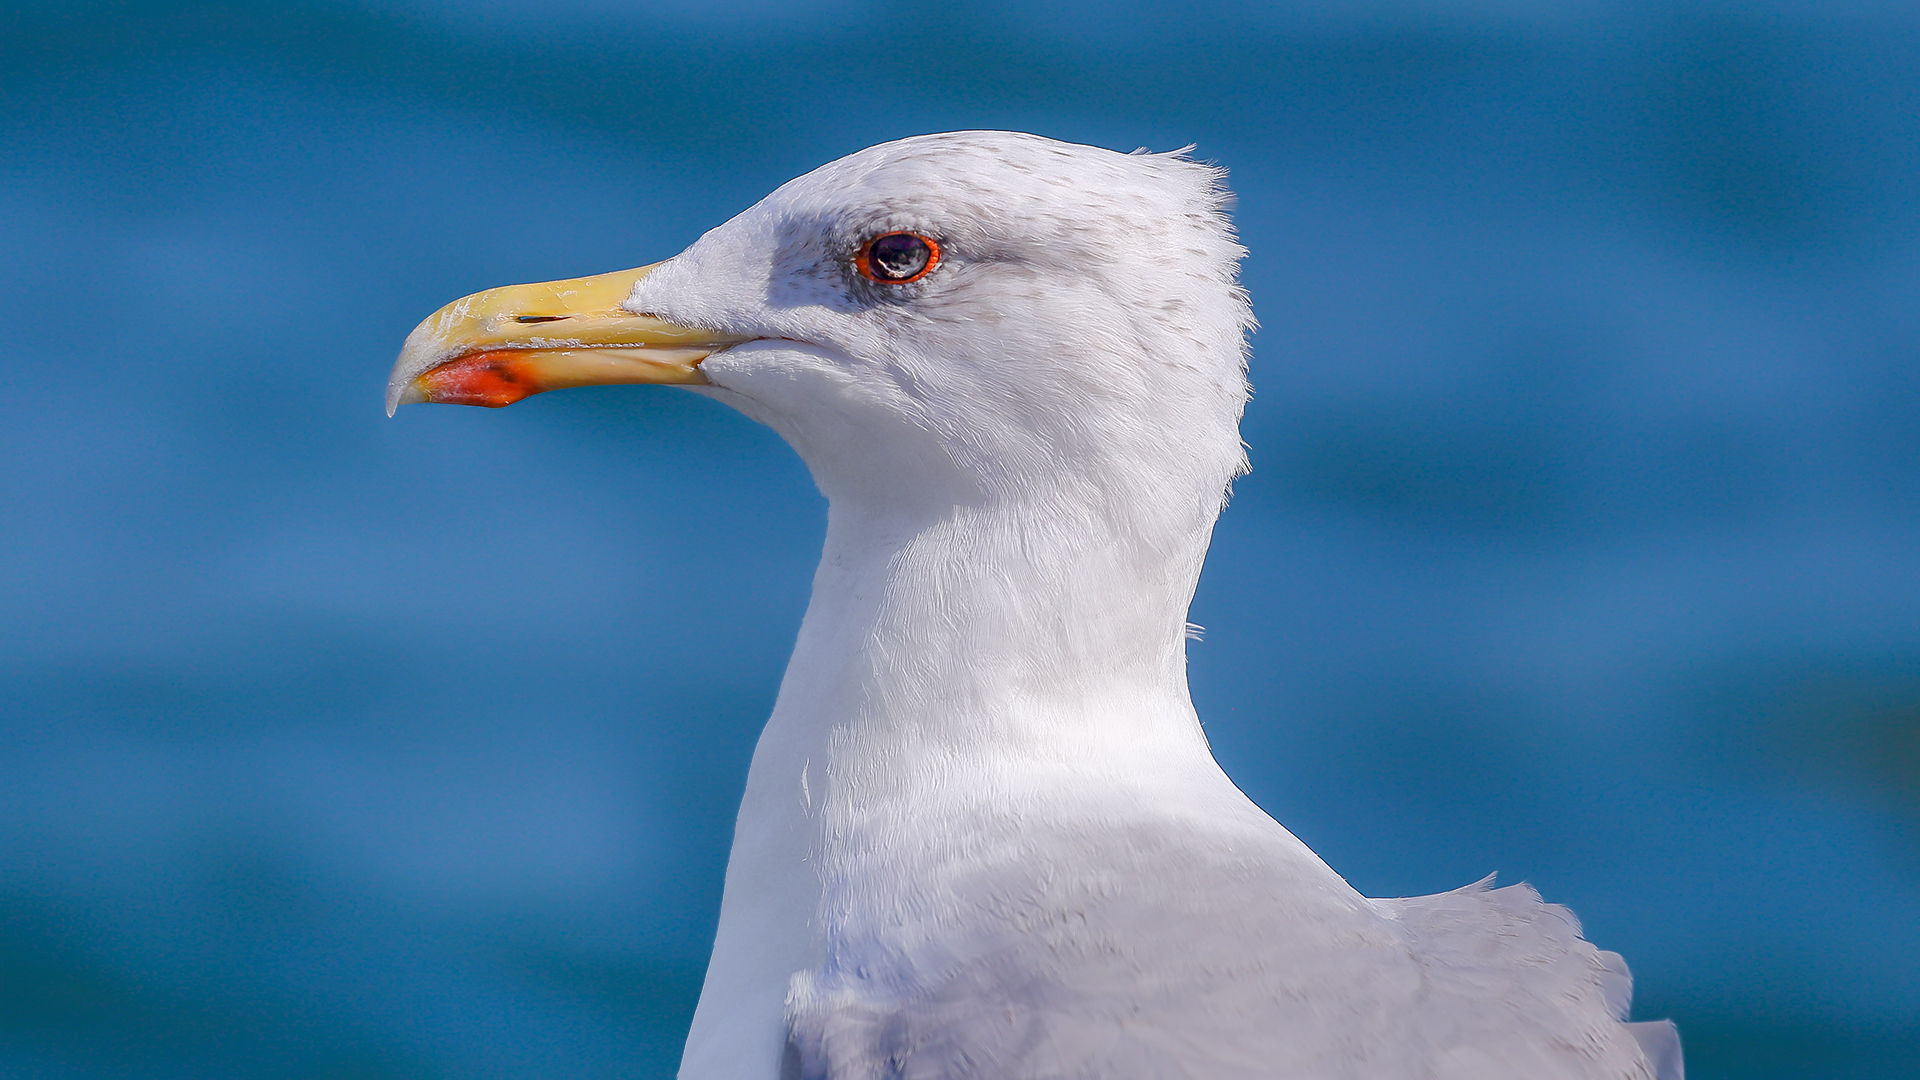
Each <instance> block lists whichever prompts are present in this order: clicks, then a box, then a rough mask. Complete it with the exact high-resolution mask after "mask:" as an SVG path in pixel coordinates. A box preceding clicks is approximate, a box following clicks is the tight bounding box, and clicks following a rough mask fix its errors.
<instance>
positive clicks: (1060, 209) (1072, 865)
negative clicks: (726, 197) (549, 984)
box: [395, 132, 1680, 1080]
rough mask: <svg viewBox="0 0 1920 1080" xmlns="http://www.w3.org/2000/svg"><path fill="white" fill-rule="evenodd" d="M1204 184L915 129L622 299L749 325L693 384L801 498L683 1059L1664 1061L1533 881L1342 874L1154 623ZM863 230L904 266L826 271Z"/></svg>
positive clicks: (1058, 1073)
mask: <svg viewBox="0 0 1920 1080" xmlns="http://www.w3.org/2000/svg"><path fill="white" fill-rule="evenodd" d="M1221 179H1222V178H1221V174H1220V173H1219V172H1218V171H1217V170H1214V169H1211V168H1208V167H1206V166H1203V165H1200V164H1196V163H1194V162H1192V161H1189V160H1187V159H1186V158H1185V157H1184V156H1182V155H1179V154H1173V155H1141V154H1134V155H1123V154H1117V153H1112V152H1109V151H1105V150H1100V149H1095V148H1091V147H1084V146H1073V145H1067V144H1062V143H1058V142H1053V141H1050V140H1046V139H1041V138H1037V137H1034V136H1029V135H1017V134H1009V133H999V132H966V133H957V134H947V135H931V136H925V137H921V138H915V139H907V140H903V141H900V142H894V143H888V144H885V145H881V146H876V147H873V148H871V149H868V150H864V151H861V152H860V153H857V154H854V155H852V156H850V157H847V158H844V159H842V160H840V161H837V162H834V163H832V164H830V165H827V166H825V167H823V168H821V169H819V170H816V171H815V172H813V173H810V174H808V175H806V176H803V177H801V178H799V179H797V180H795V181H793V182H791V183H789V184H787V185H785V186H783V187H782V188H780V190H778V191H776V192H775V193H774V194H772V195H771V196H769V197H768V198H767V199H766V200H764V201H763V202H761V203H760V204H759V205H757V206H755V207H753V208H751V209H749V210H748V211H746V212H745V213H742V214H741V215H739V216H738V217H736V218H734V219H733V220H732V221H729V222H727V223H726V224H725V225H722V226H720V227H719V228H717V229H715V230H713V231H712V232H710V233H708V234H707V235H706V236H704V237H702V238H701V239H700V240H699V241H698V242H697V243H695V244H694V245H693V246H692V247H691V248H689V249H687V251H685V252H684V253H682V254H681V255H679V256H678V257H676V258H674V259H672V260H670V261H669V262H667V263H665V264H662V265H661V266H659V267H658V268H656V269H653V270H652V271H651V272H650V273H646V274H645V275H644V276H643V277H640V278H639V279H637V284H636V285H635V286H634V287H633V290H632V293H631V295H630V296H629V297H628V299H627V301H626V302H625V304H624V307H625V308H626V309H627V310H628V311H632V312H645V313H648V314H649V315H652V316H656V317H658V318H659V319H662V320H667V321H669V322H671V323H674V324H679V325H680V326H684V327H696V328H702V329H704V330H706V331H712V332H716V333H718V334H720V335H725V336H726V337H727V338H728V339H729V340H738V339H747V341H746V343H745V344H739V345H735V346H733V347H731V348H725V349H723V350H722V351H718V352H715V353H713V354H712V355H711V356H709V357H707V358H706V359H705V360H704V362H702V363H701V364H700V368H699V370H700V372H702V373H703V374H704V376H705V379H706V380H707V381H708V382H709V383H710V384H711V385H709V386H706V387H701V388H699V389H700V392H703V393H708V394H711V395H712V396H714V397H716V398H718V399H720V400H722V401H724V402H726V403H728V404H730V405H732V406H734V407H736V408H738V409H740V410H741V411H743V412H745V413H747V414H748V415H750V416H752V417H754V418H755V419H758V420H760V421H762V422H764V423H766V424H768V425H769V426H771V427H773V428H774V429H775V430H777V431H779V432H780V433H781V434H782V435H783V436H784V437H785V438H786V439H787V441H788V442H789V443H791V444H792V445H793V447H794V448H795V450H797V451H798V452H799V453H800V455H801V456H802V457H803V458H804V459H805V460H806V462H807V465H808V466H809V467H810V469H811V470H812V473H813V476H814V478H815V480H816V482H817V483H818V484H819V486H820V489H821V490H822V491H823V492H824V493H825V494H826V495H827V497H828V500H829V505H830V509H829V518H828V531H827V541H826V548H825V552H824V553H823V555H822V559H821V564H820V568H819V570H818V572H817V574H816V576H815V579H814V591H813V598H812V602H811V604H810V606H809V608H808V611H807V615H806V619H805V622H804V624H803V625H802V627H801V631H800V637H799V640H798V642H797V644H796V646H795V649H794V655H793V659H792V662H791V664H790V666H789V667H788V670H787V674H786V678H785V680H784V682H783V683H782V685H781V690H780V696H779V700H778V703H777V704H776V706H775V708H774V712H773V715H772V717H771V718H770V719H769V721H768V723H767V727H766V730H765V732H764V734H763V735H762V736H761V739H760V742H759V745H758V747H757V748H756V750H755V753H754V758H753V765H752V770H751V773H750V775H749V779H748V784H747V793H746V797H745V800H744V802H743V804H742V806H741V810H740V816H739V820H738V824H737V827H736V832H735V837H734V846H733V853H732V858H731V861H730V863H729V866H728V869H727V881H726V891H725V897H724V900H723V902H722V910H721V919H720V928H719V935H718V940H717V941H716V943H715V947H714V954H713V960H712V963H711V966H710V968H709V970H708V973H707V978H706V984H705V987H704V989H703V991H702V994H701V998H700V1005H699V1009H698V1013H697V1015H696V1016H695V1018H694V1022H693V1029H692V1032H691V1034H690V1036H689V1039H688V1043H687V1049H686V1056H685V1059H684V1061H683V1064H682V1069H681V1076H682V1077H683V1078H684V1080H776V1078H781V1080H880V1078H895V1077H897V1078H903V1080H904V1078H913V1080H920V1078H926V1080H934V1078H941V1080H959V1078H973V1077H978V1078H981V1080H986V1078H994V1080H1042V1078H1047V1080H1055V1078H1058V1080H1068V1078H1074V1080H1081V1078H1085V1080H1093V1078H1102V1080H1149V1078H1170V1077H1193V1078H1196V1080H1198V1078H1206V1080H1232V1078H1249V1080H1251V1078H1255V1077H1260V1078H1273V1077H1290V1078H1291V1077H1299V1078H1308V1077H1312V1078H1334V1077H1341V1078H1362V1077H1365V1078H1401V1077H1405V1078H1415V1077H1419V1078H1434V1080H1455V1078H1458V1080H1468V1078H1471V1080H1522V1078H1524V1080H1558V1078H1566V1080H1574V1078H1580V1080H1599V1078H1607V1080H1628V1078H1632V1080H1654V1078H1659V1080H1677V1078H1678V1077H1679V1076H1680V1061H1679V1047H1678V1042H1677V1039H1676V1038H1675V1037H1674V1035H1673V1032H1672V1027H1671V1025H1668V1024H1665V1023H1664V1022H1663V1023H1660V1024H1653V1025H1628V1024H1623V1023H1622V1022H1621V1021H1622V1020H1623V1019H1624V1016H1625V1014H1626V1009H1627V1001H1628V997H1629V994H1630V981H1629V979H1628V976H1627V974H1626V970H1625V967H1624V965H1623V964H1621V962H1620V961H1619V958H1618V957H1616V956H1614V955H1613V954H1611V953H1605V952H1601V951H1599V950H1597V949H1595V948H1594V947H1593V946H1591V945H1589V944H1587V943H1586V942H1585V941H1583V940H1581V939H1580V937H1579V929H1578V926H1577V924H1576V923H1575V921H1574V920H1573V918H1572V916H1571V915H1570V914H1568V913H1567V912H1566V911H1565V909H1563V908H1559V907H1555V906H1551V905H1547V904H1544V903H1542V902H1541V901H1540V899H1539V898H1538V896H1537V895H1536V894H1535V893H1534V892H1533V891H1532V890H1531V889H1529V888H1527V887H1525V886H1516V887H1512V888H1506V889H1490V888H1487V887H1485V885H1484V884H1482V885H1475V886H1470V887H1468V888H1465V889H1462V890H1459V891H1456V892H1452V893H1446V894H1442V895H1440V896H1431V897H1421V898H1416V899H1407V900H1369V899H1367V898H1365V897H1362V896H1361V895H1360V894H1359V893H1357V892H1355V891H1354V890H1353V889H1352V888H1351V887H1349V886H1348V885H1347V883H1346V882H1345V881H1343V880H1342V879H1341V878H1340V877H1339V875H1337V874H1335V873H1334V872H1333V871H1332V870H1331V869H1329V868H1328V867H1327V865H1326V864H1325V863H1324V862H1322V861H1321V860H1320V859H1319V858H1318V857H1316V856H1315V855H1314V854H1313V853H1312V852H1311V851H1309V850H1308V849H1307V848H1306V846H1305V845H1303V844H1301V843H1300V842H1299V841H1298V840H1297V839H1295V838H1294V837H1293V836H1292V834H1290V833H1288V832H1287V831H1286V830H1285V829H1284V828H1282V827H1281V826H1280V825H1279V824H1278V823H1276V822H1275V821H1273V819H1271V818H1270V817H1268V816H1267V815H1266V814H1265V813H1263V812H1262V811H1260V810H1259V808H1258V807H1256V806H1254V805H1253V804H1252V803H1251V802H1250V801H1249V800H1248V799H1247V798H1246V797H1245V796H1244V795H1243V794H1241V792H1240V791H1239V790H1238V789H1237V788H1235V787H1234V785H1233V784H1232V782H1231V781H1229V780H1228V778H1227V777H1226V776H1225V775H1224V774H1223V773H1222V772H1221V771H1220V769H1219V767H1218V766H1217V765H1216V764H1215V762H1214V760H1213V758H1212V756H1211V754H1210V753H1209V751H1208V749H1207V744H1206V740H1205V738H1204V736H1203V735H1202V733H1201V729H1200V724H1199V721H1198V719H1197V717H1196V716H1195V714H1194V710H1193V706H1192V704H1191V701H1190V699H1189V696H1188V692H1187V684H1186V674H1185V633H1186V622H1185V618H1186V611H1187V607H1188V604H1189V602H1190V601H1191V599H1192V595H1193V590H1194V585H1195V582H1196V581H1197V579H1198V575H1199V572H1200V565H1201V560H1202V558H1203V557H1204V555H1205V552H1206V548H1207V544H1208V540H1209V537H1210V534H1211V530H1212V527H1213V523H1214V519H1215V517H1216V516H1217V514H1218V513H1219V511H1220V509H1221V507H1222V505H1223V502H1224V499H1225V496H1226V492H1227V487H1228V484H1229V483H1230V482H1231V480H1232V479H1233V477H1234V476H1235V475H1237V474H1238V473H1239V472H1240V471H1241V470H1242V469H1243V468H1244V464H1245V458H1244V456H1243V453H1242V447H1241V444H1240V439H1239V433H1238V423H1239V418H1240V413H1241V409H1242V406H1243V404H1244V402H1245V400H1246V393H1247V391H1246V383H1245V378H1244V369H1245V340H1246V333H1247V331H1248V330H1249V329H1250V328H1251V326H1252V317H1251V315H1250V312H1249V308H1248V304H1247V300H1246V297H1245V294H1244V293H1243V292H1242V291H1241V290H1240V289H1239V287H1238V286H1237V284H1236V275H1237V269H1238V263H1239V259H1240V257H1241V256H1242V255H1243V254H1244V252H1243V251H1242V249H1241V248H1240V247H1239V245H1238V244H1237V243H1236V241H1235V239H1234V237H1233V233H1232V229H1231V226H1230V224H1229V223H1228V220H1227V218H1226V216H1225V214H1224V212H1223V206H1224V203H1225V201H1226V193H1225V191H1224V189H1223V188H1222V186H1221ZM895 231H908V232H912V233H914V234H918V235H922V236H925V237H928V238H932V239H934V240H936V241H937V244H938V251H939V262H938V264H937V266H936V267H935V268H934V270H933V271H932V272H930V273H928V274H927V275H926V277H925V278H924V279H922V280H919V281H916V282H913V283H911V284H890V283H886V282H875V281H871V280H868V279H867V278H865V277H863V276H861V274H859V273H857V272H856V271H855V269H854V265H853V254H854V253H855V252H857V251H859V250H860V249H861V245H862V244H863V243H866V242H867V241H868V240H870V239H871V238H872V237H875V236H878V235H882V234H885V233H889V232H895ZM414 347H415V346H413V345H411V344H410V346H409V348H410V349H412V348H414ZM436 347H437V346H436ZM422 348H424V346H422ZM436 355H438V354H436ZM426 365H427V361H422V360H418V359H416V360H414V361H409V360H407V359H406V358H404V357H403V360H402V364H401V366H400V368H397V369H396V373H395V385H396V387H398V386H401V385H402V383H403V381H404V380H405V379H411V378H413V377H414V376H417V375H419V374H420V371H421V370H423V369H424V368H425V367H426ZM408 385H411V384H408ZM396 393H400V391H396ZM398 400H411V399H410V398H406V397H404V396H402V397H400V398H399V399H398Z"/></svg>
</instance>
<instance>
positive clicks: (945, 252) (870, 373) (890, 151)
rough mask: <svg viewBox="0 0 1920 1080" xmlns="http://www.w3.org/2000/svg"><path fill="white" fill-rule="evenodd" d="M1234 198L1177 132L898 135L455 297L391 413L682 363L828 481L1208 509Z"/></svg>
mask: <svg viewBox="0 0 1920 1080" xmlns="http://www.w3.org/2000/svg"><path fill="white" fill-rule="evenodd" d="M1227 199H1228V196H1227V193H1226V191H1225V189H1224V187H1223V186H1222V174H1221V172H1220V170H1218V169H1215V168H1212V167H1210V166H1207V165H1204V164H1201V163H1198V162H1195V161H1192V160H1190V159H1188V158H1187V157H1186V156H1185V154H1184V153H1173V154H1146V153H1134V154H1121V153H1116V152H1113V151H1109V150H1104V149H1099V148H1096V147H1090V146H1080V145H1074V144H1069V143H1062V142H1056V141H1053V140H1050V139H1044V138H1040V137H1037V136H1033V135H1022V134H1016V133H1011V132H955V133H949V134H940V135H925V136H920V137H917V138H910V139H903V140H900V141H897V142H890V143H884V144H881V145H879V146H874V147H871V148H868V149H866V150H862V151H860V152H858V153H855V154H852V155H849V156H847V157H844V158H841V159H840V160H838V161H834V162H832V163H830V164H827V165H825V166H822V167H821V168H819V169H816V170H814V171H813V172H811V173H808V174H806V175H805V176H801V177H799V178H798V179H795V180H793V181H790V182H789V183H787V184H785V185H783V186H782V187H780V188H779V189H778V190H776V191H775V192H773V193H772V194H771V195H769V196H767V197H766V198H765V199H763V200H762V201H761V202H759V203H758V204H756V205H755V206H753V207H751V208H749V209H748V210H746V211H744V212H743V213H741V214H739V215H738V216H736V217H734V218H733V219H732V220H730V221H728V222H726V223H725V224H723V225H720V226H719V227H717V228H715V229H713V230H712V231H710V232H708V233H707V234H706V235H704V236H702V237H701V238H700V239H699V240H698V241H697V242H695V243H694V244H693V245H692V246H691V247H689V248H687V249H686V250H685V251H683V252H681V253H680V254H679V255H677V256H675V257H673V258H672V259H669V260H667V261H666V262H662V263H656V264H653V265H650V266H645V267H640V268H638V269H635V270H627V271H621V272H617V273H612V274H603V275H599V276H596V277H589V278H580V279H574V280H570V281H558V282H547V283H543V284H537V285H518V286H507V287H504V288H499V289H491V290H488V291H486V292H482V293H477V294H475V295H473V296H470V297H466V298H463V299H461V300H457V301H455V302H453V303H452V304H449V305H447V306H446V307H445V308H443V309H441V310H440V311H439V312H438V313H436V314H435V315H433V316H432V317H430V318H428V319H427V320H426V321H425V322H423V323H422V324H421V325H420V326H419V328H417V329H416V330H415V331H414V332H413V333H412V335H410V336H409V337H408V339H407V343H406V346H405V349H404V351H403V352H402V353H401V356H400V359H399V361H398V362H397V363H396V364H395V366H394V369H393V375H392V378H391V381H390V383H389V386H388V392H387V405H388V411H389V412H391V411H392V410H393V408H394V407H395V406H397V405H399V404H404V403H409V402H450V403H459V404H476V405H491V406H498V405H506V404H511V403H512V402H514V401H517V400H519V399H520V398H522V397H525V396H527V395H528V394H532V393H538V392H540V391H543V390H549V389H556V388H561V387H571V386H583V385H591V384H599V383H671V384H679V385H686V386H689V387H693V388H695V389H697V390H698V391H699V392H702V393H705V394H708V395H710V396H713V397H716V398H718V399H720V400H722V401H724V402H726V403H727V404H729V405H732V406H733V407H735V408H737V409H739V410H741V411H742V412H744V413H746V414H747V415H749V416H751V417H753V418H754V419H756V420H759V421H761V422H762V423H765V424H767V425H769V426H770V427H772V428H774V429H775V430H776V431H778V432H779V433H780V434H781V435H782V436H783V437H785V438H786V440H787V441H788V442H789V443H791V444H792V445H793V447H794V448H795V449H796V450H797V451H798V452H799V453H800V455H801V456H802V458H804V459H805V460H806V462H807V464H808V466H809V468H810V469H811V470H812V472H813V475H814V478H815V481H816V482H817V483H818V484H819V486H820V488H821V490H822V491H823V492H824V493H825V494H826V495H827V496H828V498H829V499H830V500H831V501H832V502H833V503H834V504H835V505H836V506H841V505H845V506H849V507H851V506H866V507H873V508H876V509H880V510H885V511H915V510H921V511H926V512H935V513H937V512H941V511H942V510H943V509H944V508H951V507H954V506H963V505H990V504H999V503H1015V504H1031V503H1033V502H1034V501H1035V500H1047V501H1054V502H1058V501H1061V500H1067V501H1069V502H1071V503H1073V504H1074V505H1076V506H1082V507H1088V508H1095V509H1097V508H1098V507H1110V506H1117V505H1129V506H1134V507H1142V506H1144V507H1148V508H1153V509H1157V510H1158V511H1161V512H1165V511H1173V510H1179V509H1182V508H1184V509H1185V510H1187V511H1188V512H1185V513H1180V514H1179V515H1178V516H1179V517H1181V518H1186V519H1187V520H1188V521H1192V520H1193V518H1192V517H1191V516H1190V514H1191V513H1198V514H1199V515H1200V516H1201V517H1202V518H1204V520H1205V522H1206V523H1207V524H1209V525H1210V524H1211V521H1212V518H1213V516H1214V515H1215V514H1216V513H1217V512H1218V510H1219V507H1220V503H1221V500H1222V498H1223V496H1224V492H1225V490H1226V487H1227V484H1228V483H1229V482H1230V481H1231V479H1232V478H1233V476H1234V475H1235V474H1236V473H1237V472H1239V471H1240V470H1241V469H1243V468H1244V464H1245V457H1244V454H1243V450H1242V446H1241V443H1240V439H1239V434H1238V423H1239V418H1240V413H1241V410H1242V408H1243V406H1244V404H1245V401H1246V396H1247V389H1246V380H1245V350H1246V344H1245V342H1246V334H1247V332H1248V330H1249V329H1250V328H1251V326H1252V317H1251V314H1250V312H1249V308H1248V304H1247V299H1246V295H1245V293H1244V292H1243V291H1242V290H1241V289H1240V288H1239V286H1238V284H1237V272H1238V266H1239V260H1240V258H1241V257H1242V256H1243V255H1244V254H1245V252H1244V249H1242V248H1241V247H1240V246H1239V244H1238V243H1237V242H1236V241H1235V239H1234V235H1233V230H1232V226H1231V224H1230V223H1229V221H1228V219H1227V217H1226V214H1225V206H1226V203H1227Z"/></svg>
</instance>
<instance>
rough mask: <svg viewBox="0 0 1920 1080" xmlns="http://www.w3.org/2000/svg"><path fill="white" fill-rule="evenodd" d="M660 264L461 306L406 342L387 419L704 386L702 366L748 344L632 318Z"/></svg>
mask: <svg viewBox="0 0 1920 1080" xmlns="http://www.w3.org/2000/svg"><path fill="white" fill-rule="evenodd" d="M658 265H660V264H659V263H654V264H653V265H652V266H642V267H640V268H639V269H637V270H621V271H617V272H615V273H611V274H599V275H596V276H594V277H584V278H573V279H571V280H568V281H547V282H542V283H540V284H537V285H506V286H502V287H501V288H498V289H488V290H487V291H485V292H478V293H474V294H473V295H472V296H468V297H463V298H462V299H459V300H455V301H454V302H453V303H451V304H448V305H447V306H446V307H443V308H441V309H440V310H439V311H436V312H434V313H433V315H432V316H430V317H429V318H428V319H427V321H425V322H423V323H421V324H420V325H419V326H417V327H415V328H414V330H413V333H411V334H408V335H407V343H406V345H405V346H403V347H402V348H401V350H400V359H399V360H397V361H395V362H394V365H393V374H392V376H391V377H389V378H388V380H387V415H388V416H392V415H393V411H394V410H395V409H397V408H399V407H400V406H402V405H408V404H412V403H415V402H422V401H433V402H445V403H448V404H452V405H484V406H487V407H488V408H494V409H497V408H499V407H501V406H503V405H511V404H513V403H514V402H516V401H519V400H520V399H521V398H523V397H527V396H529V395H531V394H538V393H540V392H542V391H545V390H558V389H561V388H562V387H568V386H602V385H607V384H611V383H674V384H680V385H687V384H694V385H698V384H702V383H705V382H706V381H707V379H706V376H704V375H702V374H701V373H700V366H699V365H700V361H702V360H705V359H706V358H707V357H708V356H709V355H711V354H713V353H716V352H718V351H720V350H721V349H724V348H726V347H727V346H729V345H738V344H739V343H741V342H743V341H747V340H750V339H749V338H746V337H740V336H733V335H727V334H719V333H715V332H713V331H710V330H694V329H691V328H689V327H685V326H678V325H676V324H674V323H670V322H667V321H665V320H663V319H656V318H654V317H653V316H651V315H637V314H635V313H633V312H631V311H628V310H626V308H625V307H623V306H622V305H623V304H624V303H625V302H626V299H627V297H629V296H631V295H633V287H634V285H636V284H638V283H639V281H640V279H641V278H643V277H646V276H647V274H648V273H650V272H651V271H652V270H653V268H654V267H655V266H658Z"/></svg>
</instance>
